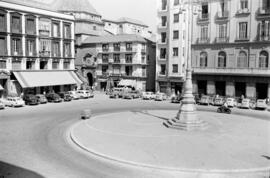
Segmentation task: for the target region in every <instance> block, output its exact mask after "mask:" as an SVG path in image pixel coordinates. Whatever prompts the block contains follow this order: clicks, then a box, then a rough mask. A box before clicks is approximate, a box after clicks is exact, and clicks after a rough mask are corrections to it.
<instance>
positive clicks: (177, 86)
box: [171, 82, 182, 94]
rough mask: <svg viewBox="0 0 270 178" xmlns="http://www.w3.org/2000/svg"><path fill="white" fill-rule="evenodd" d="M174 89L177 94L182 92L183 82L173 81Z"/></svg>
mask: <svg viewBox="0 0 270 178" xmlns="http://www.w3.org/2000/svg"><path fill="white" fill-rule="evenodd" d="M171 86H172V89H174V91H175V94H182V83H180V82H173V83H171Z"/></svg>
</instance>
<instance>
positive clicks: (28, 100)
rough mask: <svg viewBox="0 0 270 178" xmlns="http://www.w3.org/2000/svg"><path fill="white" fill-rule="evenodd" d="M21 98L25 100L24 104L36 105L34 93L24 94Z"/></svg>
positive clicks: (36, 100) (36, 99)
mask: <svg viewBox="0 0 270 178" xmlns="http://www.w3.org/2000/svg"><path fill="white" fill-rule="evenodd" d="M23 100H24V102H25V104H26V105H38V104H39V103H38V98H37V97H36V95H33V94H26V95H24V97H23Z"/></svg>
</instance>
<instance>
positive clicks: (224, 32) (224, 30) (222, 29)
mask: <svg viewBox="0 0 270 178" xmlns="http://www.w3.org/2000/svg"><path fill="white" fill-rule="evenodd" d="M218 29H219V30H218V37H219V38H226V37H227V24H220V25H219V28H218Z"/></svg>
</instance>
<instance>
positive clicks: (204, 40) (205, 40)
mask: <svg viewBox="0 0 270 178" xmlns="http://www.w3.org/2000/svg"><path fill="white" fill-rule="evenodd" d="M209 43H210V38H198V39H197V44H209Z"/></svg>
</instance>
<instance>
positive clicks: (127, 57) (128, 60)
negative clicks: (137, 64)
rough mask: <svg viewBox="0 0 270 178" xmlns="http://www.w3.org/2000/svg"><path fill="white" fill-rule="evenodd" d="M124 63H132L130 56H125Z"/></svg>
mask: <svg viewBox="0 0 270 178" xmlns="http://www.w3.org/2000/svg"><path fill="white" fill-rule="evenodd" d="M125 58H126V63H128V64H131V63H132V54H126V56H125Z"/></svg>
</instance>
